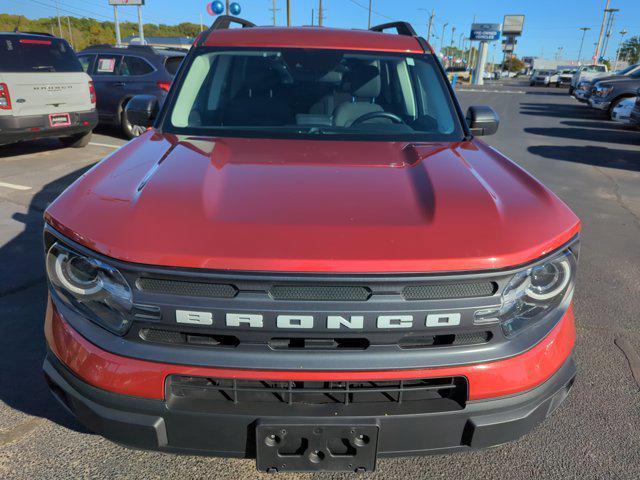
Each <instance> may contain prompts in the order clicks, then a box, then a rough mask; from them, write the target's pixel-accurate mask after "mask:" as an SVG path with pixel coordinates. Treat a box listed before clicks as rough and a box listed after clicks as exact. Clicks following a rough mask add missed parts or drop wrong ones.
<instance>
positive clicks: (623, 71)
mask: <svg viewBox="0 0 640 480" xmlns="http://www.w3.org/2000/svg"><path fill="white" fill-rule="evenodd" d="M636 68H638V65H629V66H628V67H627V68H623V69H622V70H619V71H618V72H617V74H618V75H626V74H627V73H629V72H632V71H633V70H635V69H636Z"/></svg>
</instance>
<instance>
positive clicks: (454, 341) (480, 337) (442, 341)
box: [398, 332, 493, 349]
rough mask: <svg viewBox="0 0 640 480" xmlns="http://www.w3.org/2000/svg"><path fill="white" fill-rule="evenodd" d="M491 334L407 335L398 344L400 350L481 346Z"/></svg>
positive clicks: (489, 338)
mask: <svg viewBox="0 0 640 480" xmlns="http://www.w3.org/2000/svg"><path fill="white" fill-rule="evenodd" d="M492 336H493V335H492V334H491V332H471V333H452V334H449V335H421V336H414V335H408V336H406V337H404V338H401V339H400V341H399V342H398V345H399V346H400V348H406V349H410V348H429V347H445V346H452V347H460V346H465V345H481V344H483V343H487V342H488V341H489V340H491V337H492Z"/></svg>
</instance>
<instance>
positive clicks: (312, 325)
mask: <svg viewBox="0 0 640 480" xmlns="http://www.w3.org/2000/svg"><path fill="white" fill-rule="evenodd" d="M234 22H235V23H239V24H240V25H241V26H242V27H243V28H228V27H229V25H230V23H234ZM388 30H390V31H392V32H393V30H395V33H385V32H387V31H388ZM127 115H130V116H131V118H132V121H133V123H135V124H137V125H146V124H150V122H151V120H152V119H155V123H154V126H153V128H152V129H150V130H149V131H147V132H145V133H144V134H143V135H141V136H140V137H138V138H137V139H135V140H133V141H131V142H130V143H128V144H127V145H125V146H124V147H122V148H121V149H120V150H118V151H116V152H115V153H113V154H112V155H110V156H109V157H108V158H106V159H104V160H103V161H102V162H100V163H99V164H98V165H97V166H95V167H94V168H93V169H92V170H91V171H90V172H89V173H88V174H86V175H85V176H84V177H82V178H81V179H80V180H79V181H77V182H76V183H74V184H73V185H72V186H71V187H70V188H69V189H68V190H67V191H66V192H65V193H63V194H62V195H61V196H60V197H59V198H58V199H57V200H56V201H55V202H54V203H53V204H52V205H51V206H50V207H49V208H48V209H47V211H46V227H45V232H44V239H45V248H46V267H47V272H48V278H49V285H50V289H49V292H50V296H49V300H48V308H47V314H46V321H45V332H46V338H47V343H48V354H47V357H46V360H45V363H44V371H45V374H46V378H47V380H48V382H49V384H50V386H51V390H52V392H53V393H54V395H55V396H56V397H57V399H58V400H59V401H60V402H61V403H62V405H64V406H65V407H66V408H67V409H68V410H69V411H71V412H73V413H74V414H75V415H76V417H77V418H78V419H79V420H80V421H81V422H82V423H83V424H85V425H86V426H87V427H89V428H90V429H92V430H94V431H96V432H98V433H100V434H102V435H104V436H105V437H107V438H109V439H111V440H113V441H116V442H118V443H122V444H125V445H130V446H133V447H136V448H147V449H158V450H162V451H169V452H180V453H188V452H190V453H199V454H209V455H217V456H227V457H248V458H255V459H256V461H257V466H258V468H259V469H260V470H261V471H267V472H277V471H292V470H293V471H295V470H350V471H370V470H372V469H374V468H375V465H376V459H378V458H382V457H392V456H399V455H420V454H426V453H428V452H433V451H437V452H452V451H466V450H471V449H477V448H483V447H488V446H491V445H496V444H501V443H503V442H507V441H510V440H514V439H516V438H518V437H520V436H521V435H523V434H525V433H527V432H528V431H530V430H531V429H532V428H533V427H534V426H535V425H536V424H538V423H539V422H541V421H542V420H543V419H545V418H546V417H547V416H549V415H550V414H551V413H552V412H553V411H554V410H555V409H556V408H557V407H558V405H560V404H561V402H562V401H563V400H564V399H565V398H566V396H567V394H568V392H569V389H570V388H571V385H572V383H573V379H574V376H575V373H576V370H575V365H574V361H573V355H572V352H573V346H574V340H575V329H574V316H573V308H572V297H573V290H574V279H575V274H576V263H577V256H578V235H579V230H580V222H579V220H578V218H577V217H576V216H575V215H574V214H573V213H572V212H571V210H569V208H568V207H567V206H566V205H565V204H564V203H562V202H561V201H560V200H559V199H558V198H557V197H556V196H555V195H554V194H553V193H551V192H550V191H549V190H548V189H546V188H545V187H544V186H542V185H541V184H540V183H538V182H537V181H536V180H535V179H533V178H532V177H531V176H529V175H528V174H527V173H526V172H525V171H523V170H522V169H521V168H519V167H518V166H517V165H515V164H514V163H513V162H511V161H510V160H508V159H507V158H505V157H504V156H503V155H501V154H500V153H498V152H497V151H496V150H495V149H493V148H491V147H489V146H488V145H486V144H485V143H483V142H482V141H481V140H479V139H478V138H477V136H479V135H483V134H490V133H493V132H495V129H496V128H497V123H498V120H497V117H496V115H495V114H494V113H493V112H492V110H491V109H488V108H486V107H484V108H483V107H471V108H470V109H469V112H468V114H467V116H466V118H465V116H463V114H462V112H461V110H460V107H459V105H458V102H457V101H456V98H455V95H454V93H453V91H452V89H451V86H450V84H449V83H448V82H447V80H446V75H445V72H444V70H443V68H442V66H441V65H440V63H439V62H438V60H437V59H436V57H435V55H434V53H433V51H432V50H431V48H430V47H429V46H428V45H427V43H426V42H425V41H424V40H423V39H422V38H419V37H418V36H417V35H416V34H415V32H414V30H413V29H412V28H411V26H410V25H409V24H406V23H393V24H387V25H381V26H378V27H374V28H373V29H372V31H357V30H337V29H329V28H308V27H304V28H273V27H269V28H258V27H255V26H254V25H253V24H251V23H250V22H247V21H245V20H241V19H237V18H232V17H220V18H219V19H218V20H216V22H215V23H214V25H213V26H212V27H211V29H209V30H208V31H206V32H204V33H203V34H202V35H201V36H200V37H199V38H198V40H197V42H196V44H195V45H194V47H193V48H192V49H191V51H190V52H189V54H188V55H187V57H186V58H185V61H184V62H183V64H182V66H181V67H180V70H179V72H178V74H177V76H176V79H175V82H174V84H173V86H172V88H171V90H170V92H169V95H168V97H167V99H166V101H165V102H164V105H163V106H162V108H161V109H158V105H157V100H156V99H155V97H152V96H140V97H134V98H133V99H131V101H130V102H129V103H128V106H127ZM98 219H99V220H98Z"/></svg>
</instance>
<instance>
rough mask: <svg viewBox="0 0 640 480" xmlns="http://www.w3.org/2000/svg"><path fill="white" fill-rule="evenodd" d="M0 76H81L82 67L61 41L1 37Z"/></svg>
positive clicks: (39, 38)
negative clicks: (26, 73)
mask: <svg viewBox="0 0 640 480" xmlns="http://www.w3.org/2000/svg"><path fill="white" fill-rule="evenodd" d="M0 72H7V73H9V72H14V73H24V72H82V66H81V65H80V62H79V61H78V58H77V57H76V54H75V52H74V51H73V49H72V48H71V47H70V46H69V44H68V43H67V42H66V41H64V40H60V39H58V38H48V37H37V38H36V37H28V36H25V35H2V36H0Z"/></svg>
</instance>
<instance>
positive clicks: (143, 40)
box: [138, 5, 147, 45]
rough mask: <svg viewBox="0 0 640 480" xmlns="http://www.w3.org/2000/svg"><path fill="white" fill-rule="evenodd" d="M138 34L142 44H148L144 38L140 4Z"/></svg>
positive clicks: (139, 6)
mask: <svg viewBox="0 0 640 480" xmlns="http://www.w3.org/2000/svg"><path fill="white" fill-rule="evenodd" d="M138 36H139V37H140V45H146V44H147V42H146V41H145V39H144V25H143V24H142V6H141V5H138Z"/></svg>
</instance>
